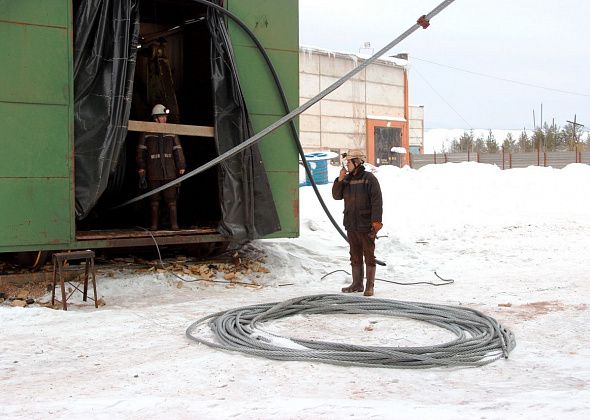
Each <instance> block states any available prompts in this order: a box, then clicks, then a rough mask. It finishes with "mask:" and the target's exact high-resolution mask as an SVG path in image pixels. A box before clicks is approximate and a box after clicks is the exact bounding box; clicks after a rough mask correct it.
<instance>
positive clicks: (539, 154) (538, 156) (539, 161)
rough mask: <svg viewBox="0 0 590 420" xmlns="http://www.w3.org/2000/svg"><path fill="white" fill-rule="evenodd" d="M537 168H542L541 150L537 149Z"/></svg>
mask: <svg viewBox="0 0 590 420" xmlns="http://www.w3.org/2000/svg"><path fill="white" fill-rule="evenodd" d="M537 166H541V149H539V148H538V147H537Z"/></svg>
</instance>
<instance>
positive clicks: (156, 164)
mask: <svg viewBox="0 0 590 420" xmlns="http://www.w3.org/2000/svg"><path fill="white" fill-rule="evenodd" d="M137 168H138V169H145V171H146V176H147V179H148V180H149V181H170V180H173V179H175V178H176V177H177V176H178V171H179V170H181V169H186V163H185V160H184V153H183V151H182V146H181V145H180V140H179V139H178V136H176V135H174V134H162V133H142V134H141V137H140V138H139V143H138V144H137Z"/></svg>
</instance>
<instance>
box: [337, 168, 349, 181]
mask: <svg viewBox="0 0 590 420" xmlns="http://www.w3.org/2000/svg"><path fill="white" fill-rule="evenodd" d="M346 174H348V172H346V169H344V168H342V169H340V175H339V176H338V181H339V182H342V181H343V180H344V178H345V177H346Z"/></svg>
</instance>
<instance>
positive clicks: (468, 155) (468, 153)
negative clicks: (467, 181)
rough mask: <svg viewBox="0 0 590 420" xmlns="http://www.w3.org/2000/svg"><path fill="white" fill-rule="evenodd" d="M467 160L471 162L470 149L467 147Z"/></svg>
mask: <svg viewBox="0 0 590 420" xmlns="http://www.w3.org/2000/svg"><path fill="white" fill-rule="evenodd" d="M467 162H471V159H470V152H469V149H467Z"/></svg>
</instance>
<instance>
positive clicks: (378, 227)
mask: <svg viewBox="0 0 590 420" xmlns="http://www.w3.org/2000/svg"><path fill="white" fill-rule="evenodd" d="M382 227H383V223H381V222H379V221H377V220H374V221H372V222H371V232H370V233H369V237H370V238H371V239H375V238H376V237H377V232H379V231H380V230H381V228H382Z"/></svg>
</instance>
